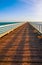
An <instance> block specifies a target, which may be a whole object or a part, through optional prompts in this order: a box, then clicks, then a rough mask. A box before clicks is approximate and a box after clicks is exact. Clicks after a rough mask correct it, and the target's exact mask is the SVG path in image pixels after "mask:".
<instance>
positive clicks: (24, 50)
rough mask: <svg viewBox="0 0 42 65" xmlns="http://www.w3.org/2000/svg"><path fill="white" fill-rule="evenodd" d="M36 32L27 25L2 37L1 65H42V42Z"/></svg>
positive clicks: (0, 40) (0, 48) (0, 43)
mask: <svg viewBox="0 0 42 65" xmlns="http://www.w3.org/2000/svg"><path fill="white" fill-rule="evenodd" d="M35 30H36V29H35V28H34V27H33V26H31V25H30V24H29V23H25V24H23V25H22V26H20V27H18V28H16V29H15V30H13V31H11V32H10V33H8V34H6V35H4V36H3V37H1V38H0V65H42V41H41V42H40V39H39V38H38V37H37V35H39V34H38V32H36V33H35V32H34V31H35ZM36 31H37V30H36Z"/></svg>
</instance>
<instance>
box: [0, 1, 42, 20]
mask: <svg viewBox="0 0 42 65" xmlns="http://www.w3.org/2000/svg"><path fill="white" fill-rule="evenodd" d="M0 21H42V0H0Z"/></svg>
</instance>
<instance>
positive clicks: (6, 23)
mask: <svg viewBox="0 0 42 65" xmlns="http://www.w3.org/2000/svg"><path fill="white" fill-rule="evenodd" d="M16 23H19V22H0V26H2V25H8V24H16Z"/></svg>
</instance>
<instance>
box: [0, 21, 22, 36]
mask: <svg viewBox="0 0 42 65" xmlns="http://www.w3.org/2000/svg"><path fill="white" fill-rule="evenodd" d="M21 24H22V23H21V22H0V35H1V34H4V33H6V32H7V31H9V30H11V29H14V28H16V27H18V26H19V25H21Z"/></svg>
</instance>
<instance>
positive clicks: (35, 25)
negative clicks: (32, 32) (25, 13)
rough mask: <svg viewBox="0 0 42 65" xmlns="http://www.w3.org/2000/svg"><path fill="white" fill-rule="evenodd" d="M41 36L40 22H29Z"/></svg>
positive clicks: (41, 26) (41, 23) (41, 27)
mask: <svg viewBox="0 0 42 65" xmlns="http://www.w3.org/2000/svg"><path fill="white" fill-rule="evenodd" d="M30 24H31V25H32V26H33V27H35V28H36V29H37V30H38V31H39V32H40V33H41V34H42V22H30Z"/></svg>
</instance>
